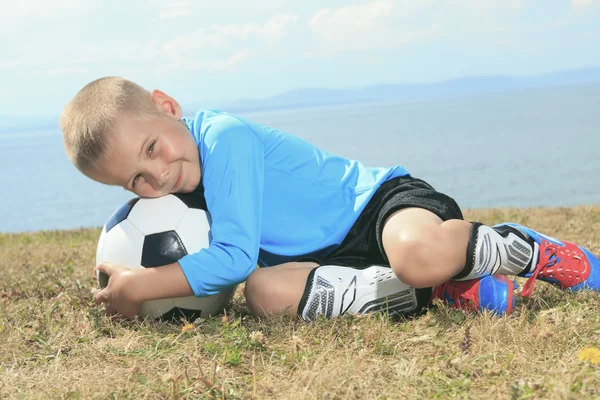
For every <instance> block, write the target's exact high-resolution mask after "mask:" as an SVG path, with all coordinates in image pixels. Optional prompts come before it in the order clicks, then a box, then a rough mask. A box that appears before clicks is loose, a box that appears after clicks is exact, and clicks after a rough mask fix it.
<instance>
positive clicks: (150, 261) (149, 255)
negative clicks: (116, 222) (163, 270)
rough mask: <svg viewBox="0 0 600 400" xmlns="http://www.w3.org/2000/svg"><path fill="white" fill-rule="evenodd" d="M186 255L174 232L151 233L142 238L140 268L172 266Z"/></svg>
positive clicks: (179, 239) (183, 246)
mask: <svg viewBox="0 0 600 400" xmlns="http://www.w3.org/2000/svg"><path fill="white" fill-rule="evenodd" d="M185 255H187V250H186V248H185V245H184V244H183V242H182V241H181V238H180V237H179V235H178V234H177V232H175V231H166V232H160V233H153V234H151V235H146V236H145V237H144V244H143V246H142V267H144V268H154V267H160V266H162V265H167V264H172V263H174V262H177V261H178V260H179V259H180V258H182V257H183V256H185Z"/></svg>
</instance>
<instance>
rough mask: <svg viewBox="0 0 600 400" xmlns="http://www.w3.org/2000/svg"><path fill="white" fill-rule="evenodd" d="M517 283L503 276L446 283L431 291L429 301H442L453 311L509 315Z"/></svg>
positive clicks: (513, 304)
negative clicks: (450, 306)
mask: <svg viewBox="0 0 600 400" xmlns="http://www.w3.org/2000/svg"><path fill="white" fill-rule="evenodd" d="M516 288H517V283H516V282H513V281H511V280H510V279H508V278H507V277H506V276H504V275H491V276H490V275H488V276H484V277H483V278H478V279H471V280H468V281H453V280H450V281H447V282H445V283H442V284H441V285H439V286H436V287H435V288H434V289H433V294H432V296H431V299H432V300H433V299H442V300H444V301H446V302H447V303H449V304H451V305H453V307H454V308H455V309H460V310H465V311H483V310H489V311H491V312H492V314H497V315H502V314H510V313H511V312H512V310H513V308H514V306H515V298H514V295H513V291H514V290H515V289H516Z"/></svg>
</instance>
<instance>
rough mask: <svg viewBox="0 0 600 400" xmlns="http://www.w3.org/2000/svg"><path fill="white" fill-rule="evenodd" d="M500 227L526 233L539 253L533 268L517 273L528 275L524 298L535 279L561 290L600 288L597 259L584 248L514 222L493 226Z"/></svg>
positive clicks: (599, 270) (595, 289)
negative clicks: (526, 271)
mask: <svg viewBox="0 0 600 400" xmlns="http://www.w3.org/2000/svg"><path fill="white" fill-rule="evenodd" d="M500 226H505V227H512V228H514V229H516V230H518V231H520V232H522V233H524V234H526V235H527V236H528V237H529V238H531V239H532V240H533V241H534V242H535V244H534V246H537V247H538V248H537V249H536V250H537V251H535V252H534V253H537V254H539V256H538V258H537V263H536V264H535V268H534V269H533V270H532V271H531V272H529V273H526V274H522V275H520V276H524V277H526V278H529V279H528V280H527V283H525V285H524V286H523V292H522V293H521V295H522V296H523V297H528V296H530V295H531V292H532V291H533V286H534V285H535V280H536V279H540V280H542V281H545V282H549V283H551V284H553V285H556V286H558V287H560V288H561V289H567V290H572V291H580V290H586V289H587V290H593V291H600V260H598V258H597V257H596V256H595V255H593V254H592V252H590V251H589V250H588V249H586V248H585V247H582V246H578V245H577V244H575V243H571V242H564V241H560V240H557V239H554V238H552V237H550V236H546V235H543V234H541V233H539V232H536V231H534V230H533V229H530V228H527V227H524V226H522V225H519V224H515V223H505V224H500V225H496V227H500ZM534 260H535V259H534Z"/></svg>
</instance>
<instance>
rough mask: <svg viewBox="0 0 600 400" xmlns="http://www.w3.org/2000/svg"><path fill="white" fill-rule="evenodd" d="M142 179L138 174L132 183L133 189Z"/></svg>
mask: <svg viewBox="0 0 600 400" xmlns="http://www.w3.org/2000/svg"><path fill="white" fill-rule="evenodd" d="M139 179H140V174H137V175H136V176H135V177H134V178H133V181H131V187H134V188H135V184H136V183H137V181H138V180H139Z"/></svg>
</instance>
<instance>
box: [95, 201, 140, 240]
mask: <svg viewBox="0 0 600 400" xmlns="http://www.w3.org/2000/svg"><path fill="white" fill-rule="evenodd" d="M139 199H140V198H139V197H134V198H133V199H131V200H129V201H128V202H127V203H125V204H124V205H123V206H121V208H119V209H118V210H117V211H115V212H114V213H113V215H111V216H110V218H109V219H108V221H107V222H106V225H105V226H104V229H106V232H108V231H110V230H111V229H112V228H114V227H115V226H117V225H118V224H119V223H121V222H122V221H123V220H125V219H126V218H127V217H128V216H129V213H130V212H131V209H132V208H133V206H134V205H135V203H137V202H138V200H139Z"/></svg>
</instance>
